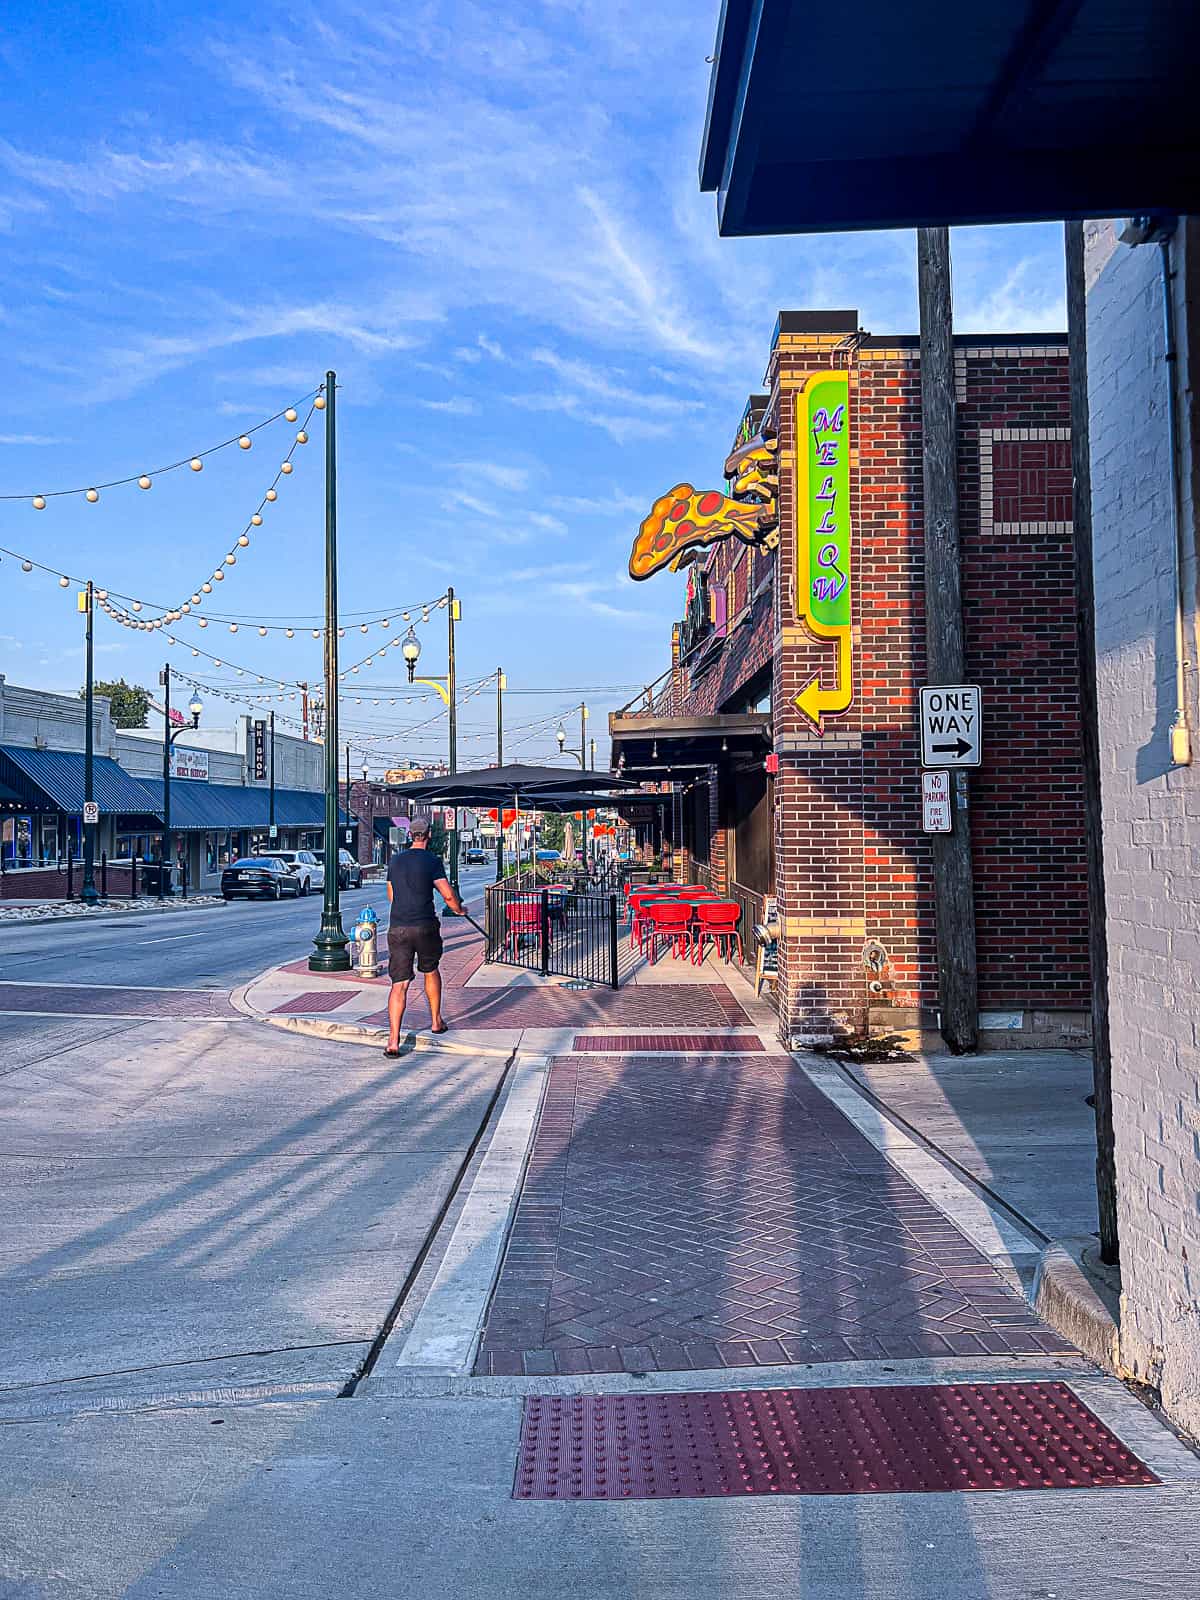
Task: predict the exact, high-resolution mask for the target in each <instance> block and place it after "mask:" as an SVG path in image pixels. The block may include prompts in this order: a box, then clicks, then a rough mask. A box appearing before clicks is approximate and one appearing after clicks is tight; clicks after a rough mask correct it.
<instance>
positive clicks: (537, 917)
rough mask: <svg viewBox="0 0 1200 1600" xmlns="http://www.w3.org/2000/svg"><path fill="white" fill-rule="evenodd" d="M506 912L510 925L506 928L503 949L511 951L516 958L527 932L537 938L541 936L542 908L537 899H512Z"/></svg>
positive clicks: (506, 907)
mask: <svg viewBox="0 0 1200 1600" xmlns="http://www.w3.org/2000/svg"><path fill="white" fill-rule="evenodd" d="M504 912H505V916H506V917H507V919H508V926H507V928H506V929H505V930H504V945H503V950H504V952H505V953H510V952H511V956H510V958H511V959H515V958H516V956H517V953H518V952H519V950H520V948H521V940H522V939H523V938H524V937H525V936H526V934H532V935H533V937H534V938H535V939H538V938H540V937H541V932H542V908H541V905H540V903H539V902H538V901H537V900H510V901H509V903H508V905H506V906H505V908H504Z"/></svg>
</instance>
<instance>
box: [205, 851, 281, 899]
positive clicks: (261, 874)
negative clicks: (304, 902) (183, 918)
mask: <svg viewBox="0 0 1200 1600" xmlns="http://www.w3.org/2000/svg"><path fill="white" fill-rule="evenodd" d="M221 893H222V895H224V897H225V899H226V900H234V899H236V898H237V896H238V895H244V896H245V897H246V898H247V899H250V898H254V899H257V900H279V899H280V898H281V897H282V896H283V895H285V894H290V895H299V893H300V879H299V878H298V877H296V875H295V873H293V872H289V870H288V868H287V867H286V866H285V865H284V863H283V862H282V861H280V860H279V858H278V856H243V857H242V858H241V859H240V860H238V861H233V862H231V863H230V864H229V866H227V867H226V868H225V871H224V872H223V873H222V874H221Z"/></svg>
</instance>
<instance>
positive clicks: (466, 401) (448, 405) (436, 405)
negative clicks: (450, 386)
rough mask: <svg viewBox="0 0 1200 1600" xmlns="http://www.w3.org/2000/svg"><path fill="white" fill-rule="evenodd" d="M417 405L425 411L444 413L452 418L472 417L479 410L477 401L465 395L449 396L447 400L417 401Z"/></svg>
mask: <svg viewBox="0 0 1200 1600" xmlns="http://www.w3.org/2000/svg"><path fill="white" fill-rule="evenodd" d="M417 404H418V405H420V406H424V407H425V409H426V411H445V412H448V413H449V414H450V415H451V416H454V417H473V416H475V414H476V413H477V412H478V410H479V402H478V400H472V399H471V398H470V396H469V395H465V394H454V395H451V396H450V398H449V399H448V400H418V401H417Z"/></svg>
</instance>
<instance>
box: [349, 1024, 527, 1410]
mask: <svg viewBox="0 0 1200 1600" xmlns="http://www.w3.org/2000/svg"><path fill="white" fill-rule="evenodd" d="M549 1076H550V1058H549V1057H548V1056H541V1055H522V1054H520V1052H518V1053H517V1056H516V1059H515V1061H514V1063H513V1075H512V1078H511V1080H510V1082H509V1086H508V1090H507V1092H506V1095H505V1100H504V1105H503V1108H502V1110H501V1112H500V1116H499V1118H498V1120H497V1122H496V1126H495V1131H494V1132H493V1134H492V1138H491V1142H490V1143H489V1145H488V1147H487V1153H486V1154H485V1156H484V1158H483V1160H482V1162H481V1163H480V1165H479V1168H478V1171H477V1172H476V1174H475V1177H474V1180H473V1181H472V1184H471V1187H470V1189H469V1191H468V1193H467V1199H466V1203H465V1205H464V1206H463V1208H462V1211H461V1212H460V1213H459V1217H458V1221H457V1222H456V1223H455V1225H454V1230H453V1232H452V1233H451V1235H450V1238H449V1241H448V1243H447V1245H446V1252H445V1254H444V1255H443V1257H442V1260H441V1263H440V1265H439V1266H438V1269H437V1272H436V1274H435V1276H434V1279H433V1282H432V1284H431V1285H430V1287H429V1292H428V1294H427V1295H426V1296H425V1299H424V1301H423V1303H422V1305H421V1308H420V1310H419V1311H418V1312H417V1315H416V1318H415V1320H414V1321H413V1324H412V1326H411V1327H410V1328H409V1329H408V1330H407V1332H405V1333H404V1334H402V1335H401V1336H399V1337H398V1338H397V1337H395V1336H393V1337H391V1338H389V1339H388V1341H387V1343H386V1344H385V1345H384V1347H383V1350H382V1351H381V1352H380V1356H379V1360H378V1361H377V1363H376V1365H375V1368H374V1371H373V1372H372V1373H371V1374H370V1376H369V1377H368V1378H367V1379H366V1380H365V1381H364V1383H363V1384H362V1385H361V1387H360V1391H359V1392H360V1393H361V1392H367V1393H372V1392H374V1390H375V1388H376V1378H377V1377H378V1378H380V1379H381V1380H387V1379H391V1380H393V1381H394V1380H395V1379H396V1378H397V1377H404V1376H412V1375H414V1374H419V1375H424V1376H426V1377H435V1376H436V1377H452V1376H458V1377H466V1376H468V1375H469V1374H470V1371H471V1368H472V1366H473V1364H474V1361H475V1352H476V1349H477V1346H478V1343H479V1335H480V1332H481V1330H482V1328H483V1322H484V1318H485V1317H486V1315H487V1309H488V1305H489V1304H490V1302H491V1297H492V1289H493V1286H494V1285H495V1282H496V1278H497V1275H498V1274H499V1271H500V1264H501V1262H502V1260H503V1258H504V1251H505V1248H506V1247H507V1244H508V1235H509V1226H510V1223H511V1221H512V1217H513V1213H514V1212H515V1210H516V1207H517V1204H518V1201H519V1199H520V1195H521V1185H522V1182H523V1180H524V1177H525V1167H526V1163H527V1161H528V1159H529V1152H530V1149H531V1147H532V1144H533V1136H534V1130H535V1128H536V1127H537V1120H538V1113H539V1111H540V1110H541V1105H542V1099H543V1097H544V1094H545V1090H546V1084H547V1081H548V1079H549Z"/></svg>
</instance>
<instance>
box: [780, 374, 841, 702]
mask: <svg viewBox="0 0 1200 1600" xmlns="http://www.w3.org/2000/svg"><path fill="white" fill-rule="evenodd" d="M852 561H853V550H852V546H851V526H850V379H849V374H848V373H847V372H845V371H844V370H841V371H828V372H814V373H813V375H812V376H811V377H810V378H809V380H808V382H807V383H806V384H805V385H804V388H803V389H801V390H800V392H799V393H798V394H797V396H796V610H797V612H798V613H799V615H800V616H801V617H802V618H803V620H804V622H805V624H806V626H807V627H808V629H809V631H810V632H811V633H812V634H813V635H814V636H815V637H816V638H818V639H835V640H836V641H837V678H836V681H835V683H834V684H833V685H825V686H823V685H822V683H821V679H820V675H819V674H818V675H817V676H815V677H813V678H811V679H810V680H809V682H808V683H807V684H806V685H805V687H804V688H803V689H802V690H801V691H800V693H799V694H798V695H797V696H796V699H795V704H796V706H797V708H798V709H799V710H800V711H802V712H803V714H804V715H805V716H806V717H807V718H808V719H809V721H810V722H811V723H812V724H813V726H814V727H815V728H816V730H817V732H818V733H822V732H824V725H823V719H824V718H825V717H826V716H830V715H832V716H836V715H837V714H839V713H840V712H843V711H847V710H849V707H850V704H851V702H852V701H853V699H854V653H853V636H852V632H851V620H850V598H851V579H852Z"/></svg>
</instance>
